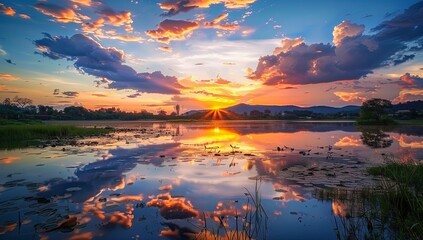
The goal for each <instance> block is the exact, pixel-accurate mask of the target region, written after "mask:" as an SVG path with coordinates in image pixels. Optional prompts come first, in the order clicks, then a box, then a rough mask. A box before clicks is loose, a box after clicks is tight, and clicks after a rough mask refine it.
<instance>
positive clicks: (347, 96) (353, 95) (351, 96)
mask: <svg viewBox="0 0 423 240" xmlns="http://www.w3.org/2000/svg"><path fill="white" fill-rule="evenodd" d="M333 94H335V95H336V96H337V97H339V99H341V100H342V101H344V102H364V101H366V98H365V97H363V96H360V94H361V92H334V93H333Z"/></svg>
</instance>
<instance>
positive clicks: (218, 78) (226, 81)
mask: <svg viewBox="0 0 423 240" xmlns="http://www.w3.org/2000/svg"><path fill="white" fill-rule="evenodd" d="M215 83H217V84H229V83H231V81H229V80H225V79H223V78H221V77H217V79H216V82H215Z"/></svg>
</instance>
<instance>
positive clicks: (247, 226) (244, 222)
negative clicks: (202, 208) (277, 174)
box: [195, 180, 268, 240]
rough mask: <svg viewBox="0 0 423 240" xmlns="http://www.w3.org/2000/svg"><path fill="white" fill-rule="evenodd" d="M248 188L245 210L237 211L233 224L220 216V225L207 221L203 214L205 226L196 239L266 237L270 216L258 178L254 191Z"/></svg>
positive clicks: (246, 239) (237, 239) (249, 238)
mask: <svg viewBox="0 0 423 240" xmlns="http://www.w3.org/2000/svg"><path fill="white" fill-rule="evenodd" d="M245 190H246V193H245V195H246V197H247V201H246V204H245V206H244V207H245V208H244V210H245V212H244V213H243V214H242V213H241V211H240V212H238V211H236V214H235V216H233V218H234V219H228V220H232V223H233V224H232V225H229V221H228V220H227V221H226V222H224V221H223V218H221V217H219V218H218V220H219V223H218V226H216V223H215V222H214V221H213V220H212V221H207V217H206V215H205V214H203V221H204V228H203V229H202V231H201V232H199V233H197V234H196V236H195V239H213V240H251V239H266V234H267V221H268V216H267V213H266V211H265V209H264V207H263V205H262V199H261V195H260V184H259V183H258V180H256V185H255V188H254V192H253V193H252V192H250V191H249V190H248V189H245Z"/></svg>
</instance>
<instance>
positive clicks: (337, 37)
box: [332, 21, 364, 46]
mask: <svg viewBox="0 0 423 240" xmlns="http://www.w3.org/2000/svg"><path fill="white" fill-rule="evenodd" d="M363 32H364V25H358V24H354V23H351V22H350V21H343V22H342V23H341V24H339V25H337V26H335V27H334V28H333V33H332V35H333V44H335V46H338V45H339V44H341V42H342V40H344V39H345V38H348V37H356V36H360V35H361V34H363Z"/></svg>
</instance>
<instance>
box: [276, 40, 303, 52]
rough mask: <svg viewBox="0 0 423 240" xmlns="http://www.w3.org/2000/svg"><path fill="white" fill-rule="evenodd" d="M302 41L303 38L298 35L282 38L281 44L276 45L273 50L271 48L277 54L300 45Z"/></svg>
mask: <svg viewBox="0 0 423 240" xmlns="http://www.w3.org/2000/svg"><path fill="white" fill-rule="evenodd" d="M303 42H304V39H303V38H300V37H299V38H294V39H290V38H284V39H282V41H281V46H280V47H276V48H275V50H273V54H274V55H278V54H280V53H283V52H288V51H291V49H292V48H294V47H296V46H298V45H300V44H301V43H303Z"/></svg>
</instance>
